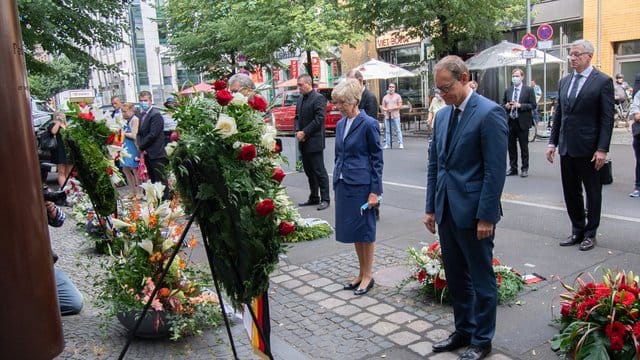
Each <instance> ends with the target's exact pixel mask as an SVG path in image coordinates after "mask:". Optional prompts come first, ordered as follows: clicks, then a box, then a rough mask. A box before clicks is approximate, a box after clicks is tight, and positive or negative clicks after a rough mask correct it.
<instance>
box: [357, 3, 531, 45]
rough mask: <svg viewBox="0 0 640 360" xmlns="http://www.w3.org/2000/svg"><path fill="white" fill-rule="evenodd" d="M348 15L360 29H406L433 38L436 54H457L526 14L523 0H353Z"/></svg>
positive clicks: (379, 31)
mask: <svg viewBox="0 0 640 360" xmlns="http://www.w3.org/2000/svg"><path fill="white" fill-rule="evenodd" d="M346 3H347V5H346V6H347V9H348V15H347V16H346V18H348V19H349V20H350V21H351V22H352V24H353V26H354V27H355V28H357V29H363V30H366V31H369V32H371V33H377V34H380V33H384V32H387V31H393V30H398V29H403V30H405V31H406V32H407V34H408V35H409V36H416V37H420V38H427V37H431V43H432V44H433V45H434V48H435V53H436V54H437V55H438V56H439V57H440V56H442V55H445V54H449V53H452V54H457V53H458V51H459V49H460V48H472V47H473V45H474V44H475V43H476V42H478V41H482V40H489V39H494V40H496V39H497V38H498V36H499V33H500V31H504V30H507V29H508V27H509V26H510V25H511V24H512V23H514V22H521V21H522V20H523V19H524V18H525V15H526V8H525V2H524V1H521V0H485V1H476V0H434V1H389V0H378V1H370V0H349V1H347V2H346Z"/></svg>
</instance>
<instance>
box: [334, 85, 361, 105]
mask: <svg viewBox="0 0 640 360" xmlns="http://www.w3.org/2000/svg"><path fill="white" fill-rule="evenodd" d="M360 98H362V86H360V82H358V80H356V79H345V80H343V81H340V82H339V83H338V85H336V87H335V88H333V91H332V92H331V101H337V102H343V103H345V104H359V103H360Z"/></svg>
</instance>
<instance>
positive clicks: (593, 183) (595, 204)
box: [560, 155, 602, 237]
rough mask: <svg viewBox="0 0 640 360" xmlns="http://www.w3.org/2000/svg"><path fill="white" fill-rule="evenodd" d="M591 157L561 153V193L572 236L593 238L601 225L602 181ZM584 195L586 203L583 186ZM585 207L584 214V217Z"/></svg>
mask: <svg viewBox="0 0 640 360" xmlns="http://www.w3.org/2000/svg"><path fill="white" fill-rule="evenodd" d="M593 166H594V163H593V162H591V158H590V157H588V158H574V157H571V156H569V155H564V156H560V174H561V177H562V192H563V193H564V203H565V205H566V206H567V213H568V214H569V219H571V228H572V229H571V231H572V234H573V235H578V236H585V237H595V236H596V233H597V231H598V226H599V225H600V212H601V210H602V183H600V173H599V171H596V169H595V168H594V167H593ZM583 186H584V193H585V194H586V197H587V199H586V200H587V202H586V203H585V201H584V197H583V195H582V187H583ZM585 209H587V214H586V216H585V211H584V210H585Z"/></svg>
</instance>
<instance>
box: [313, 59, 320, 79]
mask: <svg viewBox="0 0 640 360" xmlns="http://www.w3.org/2000/svg"><path fill="white" fill-rule="evenodd" d="M311 76H313V78H314V79H320V58H319V57H315V56H314V57H312V58H311Z"/></svg>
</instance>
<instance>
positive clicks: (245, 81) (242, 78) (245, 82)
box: [229, 74, 256, 90]
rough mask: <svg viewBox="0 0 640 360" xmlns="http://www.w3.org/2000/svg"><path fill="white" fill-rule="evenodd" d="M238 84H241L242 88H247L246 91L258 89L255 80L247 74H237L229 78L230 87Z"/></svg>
mask: <svg viewBox="0 0 640 360" xmlns="http://www.w3.org/2000/svg"><path fill="white" fill-rule="evenodd" d="M235 83H238V84H240V88H241V89H242V88H246V89H251V90H255V89H256V85H255V84H254V83H253V80H251V77H250V76H249V75H247V74H235V75H232V76H231V77H230V78H229V86H231V84H235Z"/></svg>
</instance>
